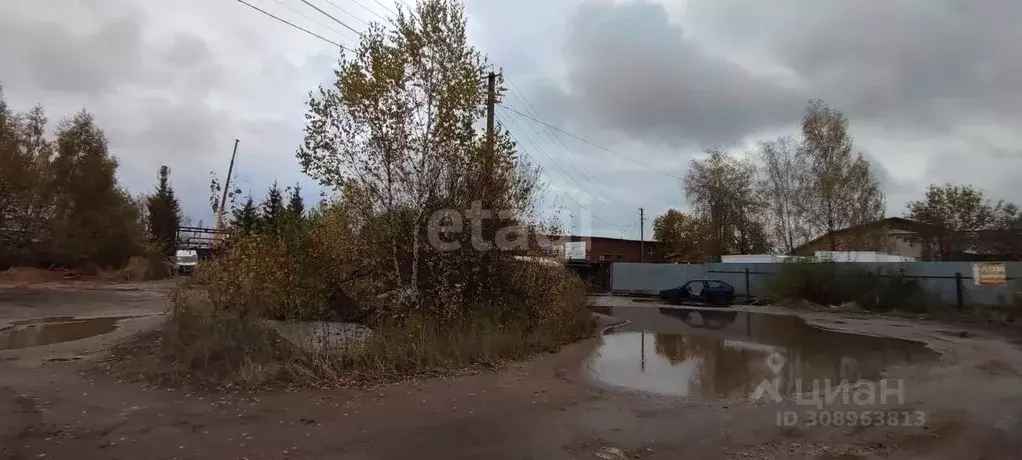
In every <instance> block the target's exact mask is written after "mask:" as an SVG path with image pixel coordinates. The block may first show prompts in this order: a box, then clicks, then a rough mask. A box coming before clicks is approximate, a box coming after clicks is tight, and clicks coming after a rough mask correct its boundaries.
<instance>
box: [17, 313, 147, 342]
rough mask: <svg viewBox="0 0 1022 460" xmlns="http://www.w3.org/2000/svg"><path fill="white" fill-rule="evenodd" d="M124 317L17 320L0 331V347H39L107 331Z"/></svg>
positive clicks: (111, 329)
mask: <svg viewBox="0 0 1022 460" xmlns="http://www.w3.org/2000/svg"><path fill="white" fill-rule="evenodd" d="M125 318H127V317H124V316H112V317H106V318H78V319H75V318H74V317H68V316H54V317H50V318H37V319H30V320H23V321H15V322H14V323H12V325H11V326H10V327H8V328H5V329H4V330H3V331H0V350H13V349H16V348H28V347H37V346H40V345H49V344H52V343H60V342H70V341H72V340H79V339H84V338H86V337H92V336H95V335H100V334H106V333H109V332H113V331H114V330H115V329H117V322H118V321H120V320H122V319H125Z"/></svg>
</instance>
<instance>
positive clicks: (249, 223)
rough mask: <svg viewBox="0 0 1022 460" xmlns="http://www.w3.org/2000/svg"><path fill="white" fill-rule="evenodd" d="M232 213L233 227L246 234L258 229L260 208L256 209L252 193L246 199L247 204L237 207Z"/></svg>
mask: <svg viewBox="0 0 1022 460" xmlns="http://www.w3.org/2000/svg"><path fill="white" fill-rule="evenodd" d="M232 214H233V215H232V216H231V228H233V229H234V230H235V231H238V232H241V233H243V234H246V235H248V234H251V233H252V232H254V231H256V227H257V226H258V225H259V210H258V209H256V205H255V200H253V199H252V195H249V196H248V199H246V200H245V204H244V205H243V206H242V207H240V208H236V209H235V210H234V211H233V212H232Z"/></svg>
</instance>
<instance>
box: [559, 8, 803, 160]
mask: <svg viewBox="0 0 1022 460" xmlns="http://www.w3.org/2000/svg"><path fill="white" fill-rule="evenodd" d="M568 27H569V30H570V33H569V36H568V42H567V45H566V47H565V58H566V60H567V65H568V76H567V81H568V85H569V88H570V94H569V95H570V96H571V98H572V102H573V104H572V112H573V113H574V114H575V115H578V116H587V117H589V118H591V119H592V120H595V121H596V122H597V123H599V124H601V125H605V126H608V127H613V128H616V129H619V130H622V131H624V132H625V133H627V134H629V135H630V136H632V137H634V138H636V139H642V140H644V141H647V142H648V141H655V142H656V141H659V142H663V143H667V144H670V145H674V146H685V145H687V146H692V145H695V146H698V147H706V146H709V145H713V144H732V143H734V142H736V141H738V140H740V139H741V138H742V137H743V136H744V135H745V134H746V133H749V132H754V131H758V130H764V129H770V128H774V127H776V126H779V125H784V124H788V123H791V121H792V120H795V119H797V118H798V116H799V114H800V113H801V110H802V107H803V106H804V103H805V98H804V97H803V96H801V95H800V94H799V93H797V92H795V91H793V90H791V89H788V88H785V87H784V86H782V85H781V84H780V83H779V82H778V81H775V80H772V79H770V78H767V77H764V76H760V75H757V74H755V73H752V72H750V71H749V70H747V69H745V68H743V67H742V66H740V65H738V64H737V63H735V62H732V61H729V60H727V59H724V58H722V57H720V56H714V55H711V54H709V53H707V52H706V51H705V50H703V49H702V48H701V47H700V46H699V45H698V44H697V43H695V42H692V41H691V40H689V39H688V38H687V37H686V35H685V31H684V30H682V29H681V28H680V27H679V26H678V25H676V24H673V23H671V22H670V20H669V17H668V14H667V11H666V10H664V8H663V7H662V6H661V5H659V4H653V3H649V2H646V1H639V2H629V3H622V4H613V3H609V2H596V3H587V4H584V5H582V6H580V7H579V9H578V11H577V12H576V14H575V15H574V17H573V18H572V20H571V21H570V23H569V25H568Z"/></svg>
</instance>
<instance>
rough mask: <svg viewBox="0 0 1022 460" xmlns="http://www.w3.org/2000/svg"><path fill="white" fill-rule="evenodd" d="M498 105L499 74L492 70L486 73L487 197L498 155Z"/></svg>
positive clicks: (485, 190) (485, 172)
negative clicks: (496, 111) (495, 111)
mask: <svg viewBox="0 0 1022 460" xmlns="http://www.w3.org/2000/svg"><path fill="white" fill-rule="evenodd" d="M496 105H497V74H495V73H493V72H490V73H489V74H488V75H486V150H487V151H486V169H485V170H484V171H483V172H484V174H485V175H486V177H485V180H486V184H487V187H486V188H485V189H483V191H484V192H485V193H486V195H484V196H485V197H487V198H488V197H489V194H490V187H489V186H488V185H489V184H490V182H491V179H492V177H493V158H494V157H495V156H496V155H497V145H496V143H497V133H496V132H495V129H494V126H493V124H494V123H493V118H494V116H495V114H494V109H495V106H496Z"/></svg>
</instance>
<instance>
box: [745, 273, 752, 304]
mask: <svg viewBox="0 0 1022 460" xmlns="http://www.w3.org/2000/svg"><path fill="white" fill-rule="evenodd" d="M751 298H752V292H749V267H745V300H746V301H748V300H749V299H751Z"/></svg>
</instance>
